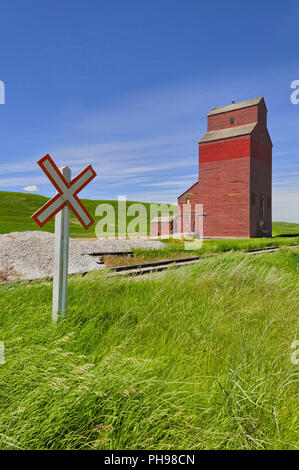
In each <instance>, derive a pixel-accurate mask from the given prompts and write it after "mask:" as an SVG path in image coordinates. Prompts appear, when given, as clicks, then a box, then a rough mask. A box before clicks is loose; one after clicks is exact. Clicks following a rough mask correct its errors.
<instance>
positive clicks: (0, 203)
mask: <svg viewBox="0 0 299 470" xmlns="http://www.w3.org/2000/svg"><path fill="white" fill-rule="evenodd" d="M47 201H48V198H46V197H44V196H40V195H37V194H27V193H15V192H5V191H0V216H1V217H0V233H10V232H23V231H26V230H43V231H47V232H54V220H51V221H50V222H49V223H47V224H46V225H45V226H44V227H43V228H42V229H40V228H39V227H38V225H37V224H36V223H35V222H34V220H32V219H31V216H32V214H33V213H34V212H36V211H37V210H38V209H39V208H40V207H41V206H42V205H43V204H45V203H46V202H47ZM82 202H83V204H84V205H85V206H86V208H87V210H88V211H89V212H90V214H91V215H92V217H93V218H94V219H95V221H96V222H99V220H101V218H102V217H97V216H95V210H96V207H97V206H98V205H99V204H100V203H108V204H111V205H112V206H113V208H114V210H115V215H116V217H115V219H116V220H115V222H116V223H115V225H116V231H118V211H117V201H103V200H99V201H95V200H90V199H82ZM134 203H135V202H134V201H127V207H130V205H132V204H134ZM142 204H144V206H145V208H146V211H147V213H148V216H147V224H146V225H147V233H148V234H149V228H150V220H149V212H150V211H149V205H150V204H149V203H142ZM171 207H172V209H173V210H175V206H171ZM104 216H105V215H104ZM133 219H134V217H133V216H132V217H130V216H129V217H128V219H127V225H128V223H129V222H130V221H131V220H133ZM111 222H112V221H111V219H109V220H108V224H109V227H108V229H109V228H110V227H111V225H110V224H111ZM70 234H71V236H72V237H95V225H93V226H92V227H90V228H89V229H88V230H87V231H86V230H85V229H84V228H83V227H82V226H81V224H80V222H79V221H78V220H77V219H76V217H75V216H74V215H73V214H72V212H71V219H70ZM295 235H298V236H299V224H293V223H287V222H273V236H280V237H287V236H295ZM209 243H210V242H209ZM213 243H214V244H215V243H216V245H217V246H218V245H219V246H223V245H230V246H232V245H234V246H236V244H239V243H240V244H242V243H243V244H244V243H245V244H246V243H247V242H246V241H244V240H240V241H235V240H233V241H232V240H225V241H223V240H220V241H216V242H212V241H211V243H210V244H211V245H212V244H213ZM257 243H269V241H268V242H267V241H266V242H259V241H258V242H257ZM220 251H222V250H220Z"/></svg>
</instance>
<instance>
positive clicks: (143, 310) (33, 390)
mask: <svg viewBox="0 0 299 470" xmlns="http://www.w3.org/2000/svg"><path fill="white" fill-rule="evenodd" d="M298 258H299V249H297V248H293V249H287V248H286V249H281V250H279V251H278V252H276V253H274V254H267V255H260V256H248V255H244V254H242V253H233V252H230V253H225V254H221V255H219V256H217V257H213V258H208V259H205V260H203V261H201V262H200V263H198V264H197V265H192V266H186V267H183V268H180V269H179V270H169V271H168V272H166V273H163V274H160V275H157V276H153V277H150V278H147V279H145V278H142V279H138V281H137V280H136V281H134V280H127V279H115V278H113V279H111V278H110V279H108V278H106V277H105V275H103V273H101V272H98V273H90V274H88V275H86V276H85V277H84V278H80V277H73V278H72V279H71V280H70V282H69V308H68V312H67V315H66V319H65V321H64V322H61V323H59V324H58V325H57V326H56V327H53V326H52V324H51V284H50V283H47V282H45V281H39V282H33V283H30V284H27V283H25V282H23V283H18V284H9V285H1V286H0V289H1V296H0V325H1V328H0V339H1V340H2V341H4V343H5V349H6V363H5V364H4V365H0V370H1V375H0V415H1V420H0V448H1V449H294V448H299V411H298V398H299V396H298V390H299V387H298V385H299V381H298V379H299V369H298V366H294V365H293V364H292V363H291V361H290V352H291V350H290V345H291V342H292V341H293V340H294V339H296V338H297V336H298V308H297V306H298V304H299V287H298V286H299V285H298Z"/></svg>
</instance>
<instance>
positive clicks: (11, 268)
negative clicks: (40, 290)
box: [0, 232, 164, 280]
mask: <svg viewBox="0 0 299 470" xmlns="http://www.w3.org/2000/svg"><path fill="white" fill-rule="evenodd" d="M163 246H164V244H163V243H161V242H159V241H148V240H141V239H139V240H137V239H136V240H116V239H97V240H96V241H86V240H84V241H77V240H70V248H69V274H74V273H80V272H87V271H93V270H95V269H101V268H102V265H100V264H98V262H97V261H98V260H97V258H96V257H93V256H89V255H88V253H92V252H120V251H130V250H131V248H147V249H159V248H162V247H163ZM53 257H54V234H52V233H48V232H13V233H7V234H4V235H0V278H2V279H5V278H7V280H12V279H38V278H41V277H46V276H52V274H53Z"/></svg>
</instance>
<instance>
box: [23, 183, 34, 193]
mask: <svg viewBox="0 0 299 470" xmlns="http://www.w3.org/2000/svg"><path fill="white" fill-rule="evenodd" d="M23 189H24V191H29V192H31V193H35V192H36V191H38V187H37V186H36V185H35V184H33V185H32V186H25V188H23Z"/></svg>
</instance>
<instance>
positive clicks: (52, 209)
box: [32, 155, 96, 229]
mask: <svg viewBox="0 0 299 470" xmlns="http://www.w3.org/2000/svg"><path fill="white" fill-rule="evenodd" d="M38 164H39V166H40V167H41V169H42V170H43V171H44V172H45V173H46V175H47V176H48V178H49V180H50V181H51V182H52V183H53V185H54V186H55V188H56V189H57V191H58V193H57V194H56V196H54V197H52V199H50V201H48V202H47V203H46V204H44V205H43V206H42V207H41V208H40V209H39V210H38V211H37V212H35V214H33V216H32V218H33V219H34V220H35V222H36V223H37V224H38V225H39V226H40V227H43V226H44V225H45V224H46V223H47V222H48V221H49V220H50V219H51V218H52V217H53V216H54V215H56V214H57V213H58V212H59V211H60V210H61V209H63V207H65V206H66V205H69V206H70V208H71V209H72V211H73V212H74V214H75V215H76V217H78V219H79V220H80V222H81V224H82V225H83V227H85V228H86V229H88V228H89V227H90V226H91V225H92V224H93V223H94V220H93V218H92V217H91V216H90V214H89V213H88V212H87V210H86V209H85V207H84V206H83V204H82V203H81V201H80V199H79V198H78V196H77V194H78V193H79V192H80V191H81V190H82V189H83V188H84V187H85V186H86V185H87V184H88V183H89V182H90V181H91V180H92V179H93V178H95V176H96V173H95V171H94V170H93V168H92V166H91V165H89V166H87V167H86V168H85V169H84V170H83V171H81V173H79V175H78V176H76V178H74V179H73V180H72V181H71V182H70V183H68V182H67V181H66V179H65V178H64V176H63V175H62V173H61V172H60V171H59V169H58V168H57V166H56V165H55V163H54V162H53V160H52V158H51V157H50V155H46V156H45V157H43V158H41V159H40V160H39V161H38Z"/></svg>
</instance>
